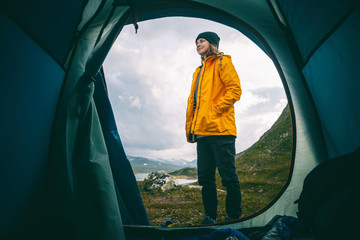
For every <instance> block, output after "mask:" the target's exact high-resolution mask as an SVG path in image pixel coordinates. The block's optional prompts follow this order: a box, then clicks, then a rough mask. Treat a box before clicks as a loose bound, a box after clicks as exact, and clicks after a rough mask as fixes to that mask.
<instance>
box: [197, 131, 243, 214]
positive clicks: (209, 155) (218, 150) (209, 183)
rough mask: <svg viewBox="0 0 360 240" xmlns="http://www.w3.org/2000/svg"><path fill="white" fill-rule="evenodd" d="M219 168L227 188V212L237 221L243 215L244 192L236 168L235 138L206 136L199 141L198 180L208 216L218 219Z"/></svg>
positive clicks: (222, 180)
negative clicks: (217, 174)
mask: <svg viewBox="0 0 360 240" xmlns="http://www.w3.org/2000/svg"><path fill="white" fill-rule="evenodd" d="M216 167H217V168H218V171H219V173H220V176H221V182H222V184H223V186H225V187H226V189H227V193H226V212H227V214H228V216H229V217H232V218H234V219H236V218H239V217H240V215H241V191H240V183H239V178H238V176H237V173H236V168H235V137H234V136H206V137H201V138H198V140H197V168H198V180H199V184H200V185H201V186H202V190H201V193H202V199H203V204H204V209H205V214H206V216H209V217H211V218H216V217H217V205H218V200H217V191H216V181H215V171H216Z"/></svg>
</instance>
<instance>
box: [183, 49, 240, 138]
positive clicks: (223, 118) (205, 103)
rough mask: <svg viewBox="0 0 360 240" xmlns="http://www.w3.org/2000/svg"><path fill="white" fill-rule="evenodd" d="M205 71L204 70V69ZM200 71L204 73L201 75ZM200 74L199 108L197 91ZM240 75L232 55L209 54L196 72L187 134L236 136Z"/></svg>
mask: <svg viewBox="0 0 360 240" xmlns="http://www.w3.org/2000/svg"><path fill="white" fill-rule="evenodd" d="M200 71H201V72H200ZM199 73H200V76H199ZM198 77H199V84H198V89H197V101H196V108H195V111H194V110H193V105H194V93H195V89H196V82H197V79H198ZM241 93H242V91H241V86H240V79H239V76H238V74H237V72H236V70H235V67H234V65H233V64H232V61H231V57H230V56H229V55H218V56H209V57H208V58H206V59H205V61H204V63H203V66H202V68H200V67H198V68H197V69H196V70H195V72H194V75H193V81H192V85H191V91H190V96H189V99H188V106H187V111H186V125H185V130H186V137H187V139H188V142H192V141H190V140H189V136H190V134H195V135H233V136H236V125H235V112H234V103H235V102H236V101H238V100H239V99H240V96H241Z"/></svg>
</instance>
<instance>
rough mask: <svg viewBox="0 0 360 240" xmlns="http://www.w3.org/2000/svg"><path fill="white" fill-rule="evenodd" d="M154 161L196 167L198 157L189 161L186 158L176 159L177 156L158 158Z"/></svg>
mask: <svg viewBox="0 0 360 240" xmlns="http://www.w3.org/2000/svg"><path fill="white" fill-rule="evenodd" d="M154 161H157V162H161V163H167V164H173V165H176V166H180V167H196V159H195V160H192V161H187V160H184V159H175V158H170V159H163V158H157V159H155V160H154Z"/></svg>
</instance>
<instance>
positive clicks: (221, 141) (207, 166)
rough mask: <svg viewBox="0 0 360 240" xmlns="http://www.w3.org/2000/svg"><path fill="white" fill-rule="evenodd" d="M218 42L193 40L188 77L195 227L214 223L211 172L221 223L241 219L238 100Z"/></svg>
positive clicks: (235, 79)
mask: <svg viewBox="0 0 360 240" xmlns="http://www.w3.org/2000/svg"><path fill="white" fill-rule="evenodd" d="M219 42H220V38H219V36H218V35H217V34H216V33H214V32H203V33H200V34H199V35H198V36H197V38H196V40H195V43H196V50H197V52H198V54H199V55H200V56H201V66H199V67H197V68H196V70H195V72H194V75H193V81H192V85H191V91H190V96H189V98H188V106H187V111H186V124H185V129H186V137H187V141H188V142H190V143H194V142H197V146H196V149H197V169H198V181H199V185H200V186H202V189H201V193H202V200H203V205H204V210H205V218H204V219H203V221H202V222H201V224H213V223H216V222H217V206H218V199H217V190H216V181H215V171H216V168H217V169H218V171H219V174H220V176H221V182H222V184H223V186H225V187H226V190H227V193H226V212H227V217H226V218H225V220H231V219H238V218H240V215H241V191H240V182H239V179H238V176H237V173H236V167H235V138H236V125H235V111H234V103H235V102H236V101H238V100H240V96H241V93H242V90H241V85H240V79H239V76H238V74H237V72H236V70H235V67H234V65H233V64H232V61H231V57H230V56H229V55H224V54H223V53H221V52H220V51H219V49H218V47H219Z"/></svg>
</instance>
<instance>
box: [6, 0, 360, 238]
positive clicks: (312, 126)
mask: <svg viewBox="0 0 360 240" xmlns="http://www.w3.org/2000/svg"><path fill="white" fill-rule="evenodd" d="M359 3H360V1H358V0H344V1H337V0H326V1H325V0H317V1H311V0H303V1H285V0H253V1H246V0H236V1H235V0H223V1H215V0H197V1H195V0H183V1H181V0H147V1H142V0H61V1H55V0H50V1H49V0H47V1H46V0H33V1H25V0H1V1H0V10H1V11H0V32H1V37H0V49H1V51H0V53H1V54H0V69H1V83H0V84H1V85H0V100H1V101H0V104H1V113H2V114H1V124H0V128H1V130H0V132H1V136H0V141H1V142H0V153H1V157H0V159H1V161H0V196H1V197H0V213H1V214H0V238H8V239H29V236H36V239H54V238H51V237H49V236H57V237H59V238H60V239H72V238H74V239H123V238H125V237H130V235H131V234H132V233H133V232H136V233H137V235H139V236H140V237H141V236H144V237H145V236H149V234H150V235H151V234H153V233H154V232H157V234H159V232H160V235H164V234H165V233H168V234H172V236H181V235H183V234H185V232H187V233H194V234H199V233H203V232H204V231H205V229H225V228H236V229H248V228H254V227H255V228H256V227H261V226H264V225H266V224H267V223H268V222H269V221H270V220H271V219H272V218H273V217H274V216H276V215H286V216H297V212H298V211H299V210H301V206H300V203H301V202H299V206H298V204H294V202H295V201H296V200H297V199H299V197H300V194H301V193H302V191H303V186H304V189H305V186H306V185H307V184H306V182H307V181H304V180H305V179H307V180H308V179H309V173H312V172H313V171H314V170H315V169H318V167H319V166H321V165H323V164H324V163H326V162H331V163H335V164H334V166H333V168H332V169H333V170H334V169H335V170H338V171H337V172H336V171H334V172H335V173H336V174H339V170H340V169H342V170H344V171H343V172H342V174H341V175H335V176H334V175H330V176H328V177H329V178H330V179H338V178H339V176H340V178H342V177H345V176H346V177H348V178H349V181H345V183H344V185H343V188H342V189H348V188H349V187H350V186H351V187H353V184H355V187H357V188H355V189H356V191H357V190H359V188H358V185H359V182H360V181H359V177H358V176H359V174H356V172H355V170H356V169H357V168H356V167H357V166H358V165H359V164H358V163H359V162H360V161H359V160H360V159H359V151H360V150H359V149H360V148H359V147H360V108H359V107H358V104H359V102H360V94H359V90H360V74H359V66H360V44H359V40H360V27H359V23H360V6H359ZM168 16H185V17H197V18H204V19H209V20H213V21H216V22H219V23H223V24H225V25H228V26H230V27H233V28H235V29H237V30H239V31H241V32H242V33H243V34H245V35H246V36H247V37H248V38H249V39H251V40H252V41H253V42H254V43H256V44H257V45H258V46H259V47H260V48H261V49H263V51H265V52H266V54H267V55H268V56H269V57H270V58H271V59H272V61H273V62H274V64H275V66H276V68H277V70H278V72H279V75H280V77H281V79H282V82H283V85H284V88H285V91H286V94H287V97H288V101H289V106H290V110H291V115H292V122H293V126H294V130H293V131H294V132H293V157H292V171H291V173H290V175H289V181H288V183H287V185H286V186H285V188H284V190H283V191H282V194H281V196H279V197H278V198H277V199H276V201H274V202H272V203H271V204H270V205H269V206H268V207H267V208H266V209H264V210H263V211H262V212H260V213H258V214H255V215H254V216H251V217H249V218H246V219H242V220H240V221H237V222H232V223H228V224H224V225H214V226H207V227H206V228H205V227H193V228H185V229H181V228H179V229H178V228H175V229H170V228H157V229H154V228H152V227H149V226H148V224H149V221H148V217H147V214H146V211H145V209H144V206H143V204H142V200H141V196H140V194H139V189H138V187H137V184H136V181H135V177H134V175H133V173H132V170H131V166H130V164H129V161H128V160H127V158H126V155H125V153H124V150H123V148H122V144H121V140H120V137H119V134H118V131H117V128H116V124H115V121H114V117H113V113H112V110H111V105H110V102H109V100H108V97H107V94H106V86H105V84H104V81H103V77H104V73H103V72H101V71H100V69H101V65H102V63H103V61H104V59H105V58H106V55H107V53H108V52H109V50H110V48H111V46H112V44H113V43H114V41H115V39H116V37H117V36H118V34H119V33H120V31H121V29H122V27H123V26H124V25H126V24H135V26H136V25H137V22H140V21H145V20H149V19H156V18H162V17H168ZM342 163H343V164H342ZM344 163H348V164H344ZM356 164H357V165H356ZM324 169H326V168H324ZM354 169H355V170H354ZM325 172H327V171H325ZM330 172H331V171H330ZM325 175H326V174H325ZM307 176H308V178H306V177H307ZM310 176H313V175H310ZM316 176H317V175H315V177H313V178H315V179H317V180H318V181H320V179H321V178H320V179H318V178H316ZM322 176H323V175H322ZM320 182H321V181H320ZM310 185H311V184H310ZM319 188H320V189H321V188H322V186H321V185H320V186H319ZM349 191H350V190H349ZM349 191H348V193H352V191H350V192H349ZM315 193H316V191H315ZM304 194H305V193H304ZM304 194H302V196H304ZM345 196H346V195H345V194H340V195H339V197H338V198H337V200H336V201H335V200H334V201H332V203H333V205H332V206H331V207H328V208H329V209H341V207H343V206H347V207H348V206H349V204H344V203H347V199H348V198H346V199H344V197H345ZM350 196H351V197H353V196H354V195H351V194H350ZM341 197H342V198H341ZM351 199H352V198H351ZM350 206H351V207H352V208H351V209H352V210H354V211H355V210H357V211H355V212H357V213H358V212H359V211H358V207H357V209H354V207H355V204H354V205H350ZM325 209H326V208H325ZM324 211H325V210H324ZM336 216H337V215H336ZM345 216H346V215H345ZM325 219H326V218H325ZM327 219H329V217H328V218H327ZM342 220H343V219H342ZM342 220H341V221H342ZM351 221H352V220H351ZM351 221H350V222H351ZM325 222H326V221H325V220H324V221H320V223H319V225H321V224H322V223H324V225H325V226H327V225H326V224H325ZM345 227H346V226H344V228H345ZM155 235H156V234H155V233H154V236H155ZM25 236H26V237H25Z"/></svg>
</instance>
